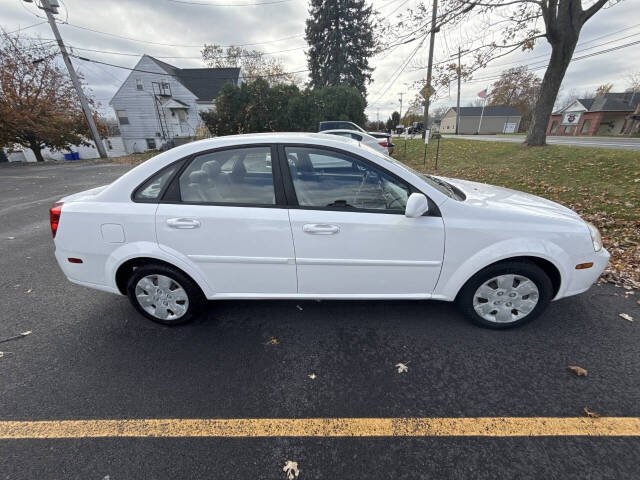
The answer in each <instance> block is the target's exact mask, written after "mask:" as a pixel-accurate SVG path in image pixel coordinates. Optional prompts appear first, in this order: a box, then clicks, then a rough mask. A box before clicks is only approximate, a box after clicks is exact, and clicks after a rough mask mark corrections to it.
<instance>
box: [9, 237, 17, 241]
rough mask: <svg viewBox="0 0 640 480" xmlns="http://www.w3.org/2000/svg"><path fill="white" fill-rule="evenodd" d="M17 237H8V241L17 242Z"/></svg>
mask: <svg viewBox="0 0 640 480" xmlns="http://www.w3.org/2000/svg"><path fill="white" fill-rule="evenodd" d="M15 239H16V237H7V240H15Z"/></svg>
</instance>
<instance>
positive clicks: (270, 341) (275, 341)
mask: <svg viewBox="0 0 640 480" xmlns="http://www.w3.org/2000/svg"><path fill="white" fill-rule="evenodd" d="M279 343H280V342H279V341H278V339H277V338H276V337H271V338H270V339H269V341H268V342H267V343H265V345H278V344H279Z"/></svg>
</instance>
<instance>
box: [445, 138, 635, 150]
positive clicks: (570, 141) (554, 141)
mask: <svg viewBox="0 0 640 480" xmlns="http://www.w3.org/2000/svg"><path fill="white" fill-rule="evenodd" d="M443 137H447V138H461V139H464V140H481V141H487V142H512V143H522V142H523V141H524V135H443ZM547 143H548V144H550V145H572V146H577V147H597V148H613V149H616V150H640V138H636V137H633V138H629V137H625V138H617V137H547Z"/></svg>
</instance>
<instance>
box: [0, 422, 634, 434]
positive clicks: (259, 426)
mask: <svg viewBox="0 0 640 480" xmlns="http://www.w3.org/2000/svg"><path fill="white" fill-rule="evenodd" d="M442 436H454V437H476V436H479V437H520V436H522V437H539V436H640V417H602V418H586V417H584V418H581V417H576V418H566V417H565V418H562V417H529V418H527V417H474V418H298V419H292V418H229V419H125V420H53V421H0V439H19V438H99V437H442Z"/></svg>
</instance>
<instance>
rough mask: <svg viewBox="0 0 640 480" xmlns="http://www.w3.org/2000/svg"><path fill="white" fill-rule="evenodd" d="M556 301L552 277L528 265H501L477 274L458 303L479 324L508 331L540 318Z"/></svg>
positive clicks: (536, 267)
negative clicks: (551, 303) (553, 300)
mask: <svg viewBox="0 0 640 480" xmlns="http://www.w3.org/2000/svg"><path fill="white" fill-rule="evenodd" d="M552 297H553V286H552V284H551V280H550V279H549V276H548V275H547V274H546V273H545V272H544V270H542V269H541V268H540V267H538V266H537V265H535V264H534V263H531V262H526V261H510V262H501V263H497V264H494V265H490V266H488V267H487V268H485V269H483V270H481V271H480V272H478V273H476V274H475V275H474V276H473V277H472V278H471V279H470V280H469V281H468V282H467V283H466V284H465V286H464V287H463V288H462V290H461V291H460V293H459V294H458V298H457V299H456V301H457V303H458V305H459V307H460V309H461V310H462V311H463V312H464V313H465V314H466V316H467V317H468V318H469V319H470V320H471V321H473V322H474V323H475V324H477V325H480V326H482V327H487V328H494V329H504V328H513V327H517V326H520V325H522V324H524V323H527V322H530V321H531V320H533V319H534V318H536V317H538V316H539V315H540V314H541V313H542V312H544V310H545V309H546V308H547V306H548V305H549V302H550V301H551V298H552Z"/></svg>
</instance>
